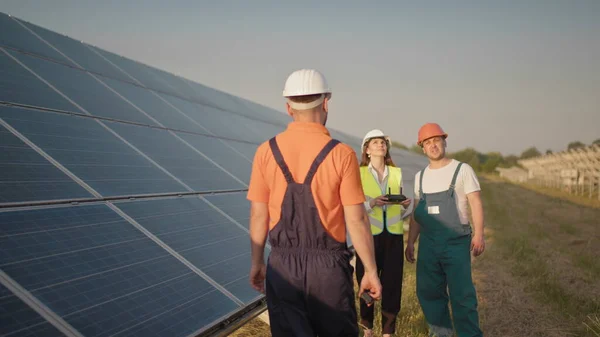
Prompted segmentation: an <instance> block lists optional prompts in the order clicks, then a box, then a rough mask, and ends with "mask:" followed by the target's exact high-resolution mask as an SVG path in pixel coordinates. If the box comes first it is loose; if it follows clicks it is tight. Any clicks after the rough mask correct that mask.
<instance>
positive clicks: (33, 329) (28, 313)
mask: <svg viewBox="0 0 600 337" xmlns="http://www.w3.org/2000/svg"><path fill="white" fill-rule="evenodd" d="M0 323H2V324H0V335H1V336H6V337H9V336H19V337H64V336H65V335H64V334H63V333H61V332H60V331H59V330H58V329H57V328H55V327H54V326H53V325H52V324H50V322H48V321H47V320H46V319H45V318H43V317H42V316H41V315H40V314H38V313H37V312H35V310H33V309H31V307H29V306H28V305H27V304H25V302H23V301H22V300H21V299H20V298H18V297H17V296H15V295H14V294H13V293H12V292H11V291H10V290H8V289H7V288H6V287H4V286H3V285H1V284H0Z"/></svg>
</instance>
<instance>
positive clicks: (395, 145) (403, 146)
mask: <svg viewBox="0 0 600 337" xmlns="http://www.w3.org/2000/svg"><path fill="white" fill-rule="evenodd" d="M392 147H397V148H399V149H403V150H408V146H406V145H404V144H402V143H399V142H394V141H392Z"/></svg>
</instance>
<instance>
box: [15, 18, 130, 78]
mask: <svg viewBox="0 0 600 337" xmlns="http://www.w3.org/2000/svg"><path fill="white" fill-rule="evenodd" d="M18 24H20V25H21V27H22V28H23V29H24V30H31V32H32V33H33V34H36V35H39V37H40V38H41V39H42V40H43V41H45V42H48V44H50V45H52V46H54V47H55V48H56V49H58V50H60V51H61V53H63V54H66V55H67V56H68V57H69V58H70V59H72V60H73V61H75V62H77V64H79V66H81V67H82V68H84V69H87V70H89V71H91V72H96V73H100V74H103V75H104V76H110V77H114V78H118V79H121V80H124V81H131V79H130V78H128V77H127V76H126V75H125V74H123V73H122V72H121V71H119V70H118V69H116V68H115V67H113V66H111V65H110V64H108V63H106V62H104V61H103V60H102V59H101V56H99V55H98V54H96V53H95V52H93V51H92V50H90V49H89V48H87V47H86V46H85V45H84V44H83V43H81V42H79V41H76V40H73V39H70V38H68V37H66V36H64V35H61V34H57V33H55V32H52V31H50V30H47V29H44V28H42V27H39V26H36V25H32V24H30V23H28V22H24V21H21V20H18ZM67 63H69V62H67Z"/></svg>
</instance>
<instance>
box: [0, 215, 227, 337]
mask: <svg viewBox="0 0 600 337" xmlns="http://www.w3.org/2000/svg"><path fill="white" fill-rule="evenodd" d="M0 246H1V247H2V251H1V255H0V268H1V269H2V270H3V271H4V272H6V273H7V274H8V275H9V276H10V277H11V278H13V279H14V280H15V281H16V282H18V283H19V284H20V285H21V286H23V287H25V288H26V289H27V290H28V291H30V292H31V293H32V294H33V295H34V296H35V297H36V298H38V299H39V300H41V301H42V302H43V303H44V304H45V305H46V306H48V307H49V308H50V309H51V310H52V311H54V312H55V313H56V314H58V315H60V317H62V318H63V319H64V320H65V321H67V322H68V323H69V324H71V325H72V326H73V327H74V328H75V329H77V330H78V331H79V332H81V333H82V334H83V335H85V336H102V337H103V336H131V335H135V336H186V335H188V334H190V333H192V332H194V331H197V330H198V329H200V328H202V327H204V326H206V325H207V324H209V323H210V322H213V321H215V320H216V319H218V318H220V317H223V316H224V315H226V314H228V313H230V312H232V310H235V309H236V308H237V305H236V304H235V303H234V302H233V301H232V300H230V299H229V298H227V297H226V296H225V295H224V294H223V293H221V292H219V291H218V290H217V289H216V288H214V287H213V286H211V285H210V284H209V283H208V282H206V281H205V280H204V279H202V278H201V277H200V276H199V275H197V274H196V273H194V272H193V271H192V270H191V269H189V268H187V267H186V266H185V265H184V264H183V263H182V262H180V261H178V260H177V259H176V258H175V257H174V256H172V255H170V254H169V253H168V252H167V251H166V250H164V249H163V248H162V247H160V246H159V245H157V244H156V243H155V242H153V241H151V240H150V239H149V238H148V237H147V236H145V235H144V234H143V233H142V232H141V231H139V230H138V229H136V228H135V227H134V226H133V225H131V224H130V223H129V222H127V221H125V220H124V219H123V218H122V217H120V216H119V215H117V214H116V213H115V212H113V211H112V210H111V209H109V208H108V207H107V206H105V205H87V206H77V207H65V208H48V209H38V210H29V211H13V212H4V213H0Z"/></svg>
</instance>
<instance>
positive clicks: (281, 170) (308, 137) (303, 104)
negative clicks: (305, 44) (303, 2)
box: [248, 69, 381, 337]
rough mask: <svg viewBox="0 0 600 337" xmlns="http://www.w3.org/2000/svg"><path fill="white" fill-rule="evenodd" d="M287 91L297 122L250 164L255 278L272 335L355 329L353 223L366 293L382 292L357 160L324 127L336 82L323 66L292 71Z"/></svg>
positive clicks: (347, 332) (350, 332) (252, 273)
mask: <svg viewBox="0 0 600 337" xmlns="http://www.w3.org/2000/svg"><path fill="white" fill-rule="evenodd" d="M283 96H284V97H287V99H288V102H287V111H288V113H289V114H290V115H291V116H292V118H293V122H291V123H290V124H289V125H288V128H287V129H286V130H285V131H283V132H282V133H280V134H278V135H277V136H275V137H273V138H272V139H270V140H269V141H267V142H265V143H263V144H261V145H260V146H259V148H258V149H257V151H256V154H255V156H254V162H253V164H252V175H251V178H250V186H249V190H248V199H249V200H250V201H251V211H250V237H251V241H252V242H251V243H252V267H251V270H250V283H251V285H252V286H253V287H254V289H256V290H257V291H260V292H263V293H265V292H266V298H267V308H268V310H269V319H270V324H271V333H272V335H273V336H274V337H279V336H316V335H319V336H358V326H357V317H356V307H355V304H354V287H353V280H352V274H353V268H352V266H351V265H350V258H351V253H350V252H349V250H348V247H347V244H346V230H347V231H348V233H349V234H350V237H351V239H352V242H353V243H354V248H355V250H356V252H357V254H358V255H359V257H360V259H361V261H363V263H364V266H365V276H364V277H363V279H362V282H361V284H360V290H359V294H362V293H363V292H368V293H369V294H370V295H371V296H372V297H373V298H374V299H379V298H380V296H381V284H380V282H379V277H378V275H377V268H376V265H375V259H374V251H373V237H372V235H371V232H370V228H369V222H368V218H367V216H366V211H365V208H364V204H363V202H364V201H365V197H364V193H363V190H362V184H361V180H360V172H359V167H358V160H357V157H356V154H355V152H354V150H353V149H352V148H351V147H349V146H348V145H346V144H342V143H340V142H339V141H337V140H335V139H332V138H331V136H330V134H329V131H328V130H327V128H325V123H326V121H327V113H328V102H329V99H330V98H331V90H330V89H329V87H328V86H327V82H326V80H325V78H324V77H323V75H322V74H320V73H319V72H318V71H316V70H311V69H302V70H298V71H295V72H293V73H292V74H291V75H290V76H289V77H288V79H287V81H286V83H285V89H284V93H283ZM267 234H268V235H269V243H270V245H271V254H270V255H269V261H268V266H266V265H265V262H264V248H265V242H266V239H267ZM265 280H266V282H265Z"/></svg>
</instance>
